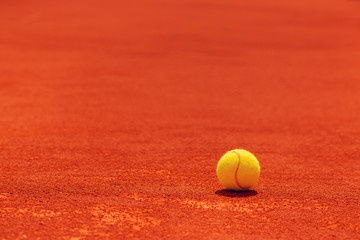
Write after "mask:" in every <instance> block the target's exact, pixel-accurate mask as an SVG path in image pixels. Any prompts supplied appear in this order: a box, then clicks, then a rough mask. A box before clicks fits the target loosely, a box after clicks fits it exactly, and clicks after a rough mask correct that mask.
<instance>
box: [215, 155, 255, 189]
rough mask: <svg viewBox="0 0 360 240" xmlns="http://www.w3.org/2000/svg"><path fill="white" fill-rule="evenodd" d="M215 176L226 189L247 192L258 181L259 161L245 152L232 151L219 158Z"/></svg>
mask: <svg viewBox="0 0 360 240" xmlns="http://www.w3.org/2000/svg"><path fill="white" fill-rule="evenodd" d="M216 175H217V177H218V179H219V181H220V183H221V184H222V185H223V186H224V187H225V188H226V189H229V190H238V191H239V190H240V191H241V190H247V189H249V188H250V187H252V186H253V185H255V184H256V183H257V181H258V180H259V176H260V165H259V161H258V160H257V159H256V157H255V156H254V155H253V154H252V153H250V152H248V151H246V150H243V149H234V150H231V151H229V152H227V153H225V155H224V156H222V157H221V158H220V160H219V163H218V165H217V168H216Z"/></svg>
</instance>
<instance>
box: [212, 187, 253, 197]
mask: <svg viewBox="0 0 360 240" xmlns="http://www.w3.org/2000/svg"><path fill="white" fill-rule="evenodd" d="M215 194H216V195H219V196H223V197H230V198H245V197H252V196H255V195H257V194H258V192H257V191H255V190H246V191H231V190H227V189H222V190H217V191H216V192H215Z"/></svg>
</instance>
